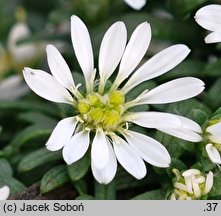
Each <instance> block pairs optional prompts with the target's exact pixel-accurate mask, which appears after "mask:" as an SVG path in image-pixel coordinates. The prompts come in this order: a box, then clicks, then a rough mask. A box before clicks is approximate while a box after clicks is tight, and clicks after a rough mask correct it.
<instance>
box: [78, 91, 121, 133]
mask: <svg viewBox="0 0 221 216" xmlns="http://www.w3.org/2000/svg"><path fill="white" fill-rule="evenodd" d="M123 104H124V95H123V93H122V92H121V91H114V92H111V93H107V94H104V95H100V94H98V93H95V92H93V93H91V94H89V95H87V96H86V97H85V98H84V99H80V100H79V101H78V104H77V111H78V113H79V115H78V116H79V117H80V119H81V120H82V122H83V124H84V127H87V128H89V129H90V130H95V129H96V128H101V129H103V130H104V131H106V132H112V131H114V130H115V129H117V128H118V126H119V125H121V124H122V118H121V117H122V115H123V113H124V108H123Z"/></svg>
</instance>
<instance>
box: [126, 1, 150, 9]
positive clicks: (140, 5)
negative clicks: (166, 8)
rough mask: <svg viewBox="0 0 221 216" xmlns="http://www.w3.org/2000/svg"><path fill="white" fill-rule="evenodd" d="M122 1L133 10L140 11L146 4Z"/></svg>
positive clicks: (143, 2) (144, 2)
mask: <svg viewBox="0 0 221 216" xmlns="http://www.w3.org/2000/svg"><path fill="white" fill-rule="evenodd" d="M124 1H125V2H126V3H127V4H128V5H129V6H130V7H132V8H133V9H135V10H140V9H141V8H142V7H143V6H144V5H145V4H146V0H124Z"/></svg>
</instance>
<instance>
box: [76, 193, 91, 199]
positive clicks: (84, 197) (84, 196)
mask: <svg viewBox="0 0 221 216" xmlns="http://www.w3.org/2000/svg"><path fill="white" fill-rule="evenodd" d="M75 200H95V198H94V197H93V196H91V195H88V194H83V195H80V196H78V197H77V198H76V199H75Z"/></svg>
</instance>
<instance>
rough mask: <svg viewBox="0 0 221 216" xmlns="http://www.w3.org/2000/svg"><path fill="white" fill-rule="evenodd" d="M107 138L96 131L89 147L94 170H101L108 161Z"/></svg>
mask: <svg viewBox="0 0 221 216" xmlns="http://www.w3.org/2000/svg"><path fill="white" fill-rule="evenodd" d="M107 143H108V141H107V137H106V135H105V134H104V132H102V131H97V132H96V135H95V137H94V140H93V142H92V146H91V161H92V163H93V164H94V166H95V167H96V169H103V168H104V167H106V166H107V164H108V161H109V151H108V146H107V145H108V144H107Z"/></svg>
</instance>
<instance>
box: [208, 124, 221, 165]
mask: <svg viewBox="0 0 221 216" xmlns="http://www.w3.org/2000/svg"><path fill="white" fill-rule="evenodd" d="M220 131H221V121H218V122H216V123H215V124H211V125H210V126H208V127H207V128H206V132H207V134H208V137H207V139H208V144H207V145H206V152H207V154H208V156H209V158H210V160H211V161H212V162H213V163H215V164H221V157H220V153H219V152H220V151H221V133H220Z"/></svg>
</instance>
